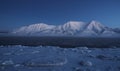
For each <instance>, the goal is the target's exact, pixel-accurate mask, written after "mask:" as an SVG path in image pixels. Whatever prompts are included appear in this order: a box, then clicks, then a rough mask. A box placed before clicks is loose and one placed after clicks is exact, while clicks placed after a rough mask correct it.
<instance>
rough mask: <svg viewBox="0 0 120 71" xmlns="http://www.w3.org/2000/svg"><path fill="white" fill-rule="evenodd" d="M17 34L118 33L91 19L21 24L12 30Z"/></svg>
mask: <svg viewBox="0 0 120 71" xmlns="http://www.w3.org/2000/svg"><path fill="white" fill-rule="evenodd" d="M12 33H13V34H17V35H31V36H32V35H37V36H50V35H52V36H56V35H58V36H61V35H65V36H71V35H73V36H116V35H120V33H118V32H115V30H113V29H111V28H109V27H107V26H104V25H102V24H101V23H100V22H97V21H94V20H93V21H91V22H89V23H85V22H79V21H69V22H67V23H65V24H63V25H57V26H55V25H47V24H44V23H37V24H32V25H28V26H23V27H21V28H18V29H17V30H14V31H12Z"/></svg>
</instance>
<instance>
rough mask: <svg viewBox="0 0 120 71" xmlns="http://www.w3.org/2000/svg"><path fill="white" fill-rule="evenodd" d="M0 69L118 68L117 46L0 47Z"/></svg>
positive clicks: (76, 70)
mask: <svg viewBox="0 0 120 71" xmlns="http://www.w3.org/2000/svg"><path fill="white" fill-rule="evenodd" d="M0 71H120V48H119V47H118V48H87V47H77V48H60V47H53V46H38V47H28V46H20V45H17V46H0Z"/></svg>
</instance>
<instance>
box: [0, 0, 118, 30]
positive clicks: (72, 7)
mask: <svg viewBox="0 0 120 71" xmlns="http://www.w3.org/2000/svg"><path fill="white" fill-rule="evenodd" d="M71 20H72V21H85V22H90V21H91V20H96V21H99V22H101V23H103V24H104V25H106V26H109V27H120V0H0V30H8V29H14V28H18V27H21V26H24V25H29V24H34V23H40V22H43V23H47V24H56V25H59V24H64V23H66V22H67V21H71Z"/></svg>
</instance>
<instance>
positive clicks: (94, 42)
mask: <svg viewBox="0 0 120 71" xmlns="http://www.w3.org/2000/svg"><path fill="white" fill-rule="evenodd" d="M0 45H5V46H7V45H24V46H39V45H43V46H60V47H81V46H86V47H101V48H105V47H106V48H107V47H114V46H116V47H120V38H93V37H90V38H85V37H84V38H83V37H20V36H19V37H15V36H2V37H0Z"/></svg>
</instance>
